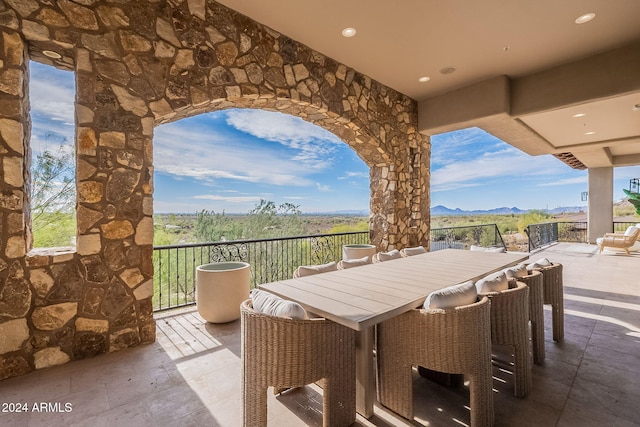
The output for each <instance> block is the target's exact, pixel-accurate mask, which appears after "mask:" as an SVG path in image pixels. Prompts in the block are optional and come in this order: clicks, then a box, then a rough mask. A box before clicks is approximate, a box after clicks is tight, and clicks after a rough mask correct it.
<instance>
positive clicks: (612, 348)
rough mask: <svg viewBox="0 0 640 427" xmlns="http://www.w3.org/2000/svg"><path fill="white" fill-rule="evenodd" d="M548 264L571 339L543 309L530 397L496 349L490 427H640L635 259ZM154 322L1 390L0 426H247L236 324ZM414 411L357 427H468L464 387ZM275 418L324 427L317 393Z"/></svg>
mask: <svg viewBox="0 0 640 427" xmlns="http://www.w3.org/2000/svg"><path fill="white" fill-rule="evenodd" d="M541 257H547V258H549V259H550V260H551V261H554V262H560V263H562V264H563V265H564V285H565V290H564V291H565V339H564V341H563V342H561V343H556V342H554V341H552V339H551V311H550V310H549V307H548V306H545V345H546V362H545V364H544V366H537V365H533V390H532V392H531V393H530V394H529V396H527V397H526V398H524V399H519V398H516V397H514V396H513V384H512V379H511V377H512V375H511V370H510V364H509V361H510V355H509V354H508V353H505V352H504V350H505V349H496V359H498V360H504V361H505V362H503V363H501V362H497V363H495V364H494V389H495V399H494V400H495V401H494V406H495V414H496V422H495V425H496V426H518V427H520V426H536V427H537V426H581V427H585V426H598V427H599V426H605V425H606V426H617V427H631V426H640V412H639V408H638V405H639V403H640V387H638V384H640V274H639V272H640V254H638V253H635V254H633V255H631V256H627V255H624V254H622V253H620V254H617V253H610V252H608V253H604V254H597V247H595V246H593V245H586V244H571V243H561V244H556V245H553V246H550V247H548V248H546V249H544V250H542V251H537V252H534V253H532V254H531V256H530V259H531V261H535V260H537V259H539V258H541ZM156 320H157V340H156V342H155V343H153V344H151V345H145V346H140V347H137V348H133V349H128V350H124V351H121V352H117V353H111V354H106V355H101V356H98V357H95V358H92V359H85V360H82V361H79V362H74V363H70V364H66V365H62V366H58V367H55V368H50V369H46V370H42V371H36V372H32V373H30V374H27V375H25V376H22V377H16V378H10V379H8V380H5V381H1V382H0V404H2V406H1V407H0V426H11V427H13V426H16V427H18V426H33V427H35V426H62V425H65V426H91V427H102V426H105V427H107V426H108V427H115V426H136V427H138V426H180V427H184V426H233V427H235V426H240V425H241V398H240V368H241V363H240V321H236V322H232V323H229V324H224V325H212V324H207V323H205V322H204V321H203V319H202V318H201V317H200V316H199V315H198V313H197V311H196V309H195V307H189V308H184V309H178V310H171V311H166V312H162V313H157V314H156ZM16 403H21V405H20V407H21V408H24V404H25V403H26V404H27V407H26V408H27V409H28V411H27V412H15V410H16V405H12V404H16ZM42 403H44V405H41V404H42ZM414 406H415V410H416V414H415V419H414V420H406V419H403V418H401V417H399V416H396V415H394V414H393V413H391V412H390V411H388V410H386V409H385V408H383V407H380V406H376V408H375V414H374V416H373V417H372V418H371V419H368V420H366V419H363V418H362V417H360V416H358V418H357V421H356V424H355V425H358V426H413V425H416V426H460V425H468V424H469V411H468V389H467V388H466V387H461V388H455V389H452V388H446V387H442V386H439V385H437V384H434V383H431V382H429V381H427V380H425V379H423V378H421V377H419V376H418V375H417V374H416V375H415V378H414ZM34 407H35V409H36V410H34ZM268 408H269V425H270V426H320V425H322V414H321V408H322V391H321V389H319V388H318V387H317V386H315V385H311V386H307V387H303V388H299V389H295V390H292V391H289V392H287V393H284V394H283V395H280V396H273V395H270V398H269V403H268ZM37 409H40V411H37Z"/></svg>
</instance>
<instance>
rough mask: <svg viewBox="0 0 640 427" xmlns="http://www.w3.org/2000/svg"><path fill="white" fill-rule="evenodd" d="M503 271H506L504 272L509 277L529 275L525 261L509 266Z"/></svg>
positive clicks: (515, 277)
mask: <svg viewBox="0 0 640 427" xmlns="http://www.w3.org/2000/svg"><path fill="white" fill-rule="evenodd" d="M502 271H504V273H505V274H506V275H507V279H517V278H519V277H524V276H528V275H529V271H528V270H527V266H526V265H525V264H524V263H522V264H518V265H516V266H513V267H507V268H505V269H504V270H502Z"/></svg>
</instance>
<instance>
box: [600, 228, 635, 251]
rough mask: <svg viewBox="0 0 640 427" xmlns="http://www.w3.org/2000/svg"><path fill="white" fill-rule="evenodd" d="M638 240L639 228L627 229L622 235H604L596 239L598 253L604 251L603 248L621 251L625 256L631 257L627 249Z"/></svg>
mask: <svg viewBox="0 0 640 427" xmlns="http://www.w3.org/2000/svg"><path fill="white" fill-rule="evenodd" d="M638 240H640V228H638V227H629V230H627V232H625V233H624V234H621V233H605V235H604V237H601V238H599V239H597V243H598V246H599V247H600V252H599V253H602V251H603V250H604V248H605V247H608V248H615V249H622V250H624V251H625V252H626V253H627V255H631V252H630V251H629V248H631V247H632V246H634V245H635V243H636V241H638Z"/></svg>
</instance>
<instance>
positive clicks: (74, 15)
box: [0, 0, 430, 379]
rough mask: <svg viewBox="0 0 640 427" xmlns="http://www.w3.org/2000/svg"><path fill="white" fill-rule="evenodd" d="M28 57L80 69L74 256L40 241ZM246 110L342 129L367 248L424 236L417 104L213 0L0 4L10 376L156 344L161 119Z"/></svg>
mask: <svg viewBox="0 0 640 427" xmlns="http://www.w3.org/2000/svg"><path fill="white" fill-rule="evenodd" d="M336 13H338V12H337V11H336ZM45 50H50V51H54V52H57V53H58V54H59V55H60V56H61V58H60V59H51V58H49V57H47V56H45V55H43V53H42V52H43V51H45ZM30 59H31V60H35V61H39V62H43V63H47V64H50V65H53V66H56V67H59V68H64V69H68V70H72V71H74V73H75V76H76V102H75V106H76V111H75V117H76V150H77V190H78V200H77V218H78V230H77V247H76V248H75V250H67V251H64V250H60V251H56V250H55V249H51V250H39V251H33V250H31V234H30V213H29V200H28V189H29V168H28V165H29V164H30V154H29V151H30V149H29V135H30V118H29V98H28V80H29V75H28V61H29V60H30ZM236 107H240V108H259V109H265V110H271V111H280V112H283V113H288V114H292V115H295V116H298V117H302V118H303V119H305V120H307V121H309V122H312V123H315V124H316V125H318V126H321V127H323V128H325V129H327V130H329V131H331V132H333V133H334V134H336V135H337V136H339V137H340V138H341V139H342V140H343V141H344V142H345V143H346V144H349V145H350V146H351V147H352V148H353V149H354V150H355V151H356V152H357V153H358V155H359V156H360V157H361V158H362V159H363V160H364V161H365V162H366V163H367V165H368V166H369V167H370V171H371V173H370V177H371V218H370V231H371V240H372V242H374V243H375V244H376V245H377V246H378V248H379V249H385V250H386V249H392V248H401V247H404V246H412V245H417V244H423V245H428V244H429V242H428V240H429V239H428V236H429V204H430V203H429V193H428V186H429V154H430V152H429V149H430V147H429V140H428V138H427V137H425V136H423V135H421V134H419V133H418V132H417V105H416V102H415V101H414V100H412V99H410V98H408V97H406V96H404V95H402V94H400V93H398V92H396V91H394V90H392V89H390V88H387V87H385V86H383V85H381V84H380V83H378V82H376V81H373V80H371V79H370V78H369V77H367V76H365V75H363V74H360V73H358V72H357V71H355V70H353V69H351V68H349V67H347V66H345V65H343V64H340V63H338V62H336V61H334V60H332V59H331V58H327V57H326V56H324V55H322V54H321V53H319V52H316V51H314V50H312V49H310V48H308V47H306V46H304V45H302V44H300V43H297V42H295V41H294V40H291V39H290V38H288V37H286V36H284V35H282V34H279V33H277V32H276V31H273V30H271V29H269V28H267V27H264V26H263V25H260V24H258V23H256V22H254V21H252V20H250V19H249V18H247V17H245V16H243V15H240V14H238V13H236V12H234V11H232V10H230V9H228V8H225V7H224V6H222V5H220V4H218V3H216V2H214V1H211V0H208V1H206V0H147V1H142V0H58V1H54V0H0V161H1V164H2V168H1V170H0V235H1V236H0V379H4V378H8V377H11V376H15V375H21V374H24V373H26V372H29V371H31V370H33V369H40V368H46V367H49V366H53V365H58V364H62V363H66V362H68V361H70V360H75V359H81V358H85V357H90V356H94V355H97V354H100V353H104V352H109V351H116V350H119V349H123V348H126V347H131V346H135V345H138V344H141V343H149V342H152V341H153V340H154V339H155V323H154V319H153V313H152V302H151V299H152V294H153V263H152V259H153V209H152V208H153V200H152V197H153V182H152V176H153V146H152V139H153V129H154V126H156V125H157V124H160V123H166V122H170V121H175V120H179V119H181V118H183V117H188V116H192V115H195V114H199V113H203V112H208V111H213V110H220V109H226V108H236ZM179 143H180V142H179V141H176V144H179Z"/></svg>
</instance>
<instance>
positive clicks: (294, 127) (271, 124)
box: [227, 110, 343, 170]
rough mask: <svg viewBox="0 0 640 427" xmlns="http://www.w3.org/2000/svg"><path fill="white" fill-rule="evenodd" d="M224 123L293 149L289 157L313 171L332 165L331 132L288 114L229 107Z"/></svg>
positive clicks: (334, 142) (333, 142)
mask: <svg viewBox="0 0 640 427" xmlns="http://www.w3.org/2000/svg"><path fill="white" fill-rule="evenodd" d="M227 123H228V124H229V125H230V126H232V127H234V128H236V129H238V130H240V131H242V132H245V133H247V134H249V135H253V136H255V137H256V138H260V139H264V140H266V141H272V142H276V143H278V144H281V145H283V146H285V147H287V148H289V149H292V150H294V151H295V153H296V154H295V155H294V156H293V157H292V160H294V161H299V162H302V163H304V164H305V165H306V166H307V167H310V168H314V169H317V170H322V169H325V168H327V167H329V166H331V165H332V164H333V161H334V159H333V157H332V155H333V154H334V153H335V151H336V149H337V147H336V145H337V144H343V142H342V141H341V140H340V139H339V138H338V137H336V136H335V135H333V134H332V133H331V132H329V131H327V130H325V129H323V128H321V127H319V126H316V125H314V124H312V123H309V122H306V121H304V120H302V119H301V118H299V117H295V116H291V115H288V114H282V113H276V112H270V111H262V110H231V111H229V112H228V113H227Z"/></svg>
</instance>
